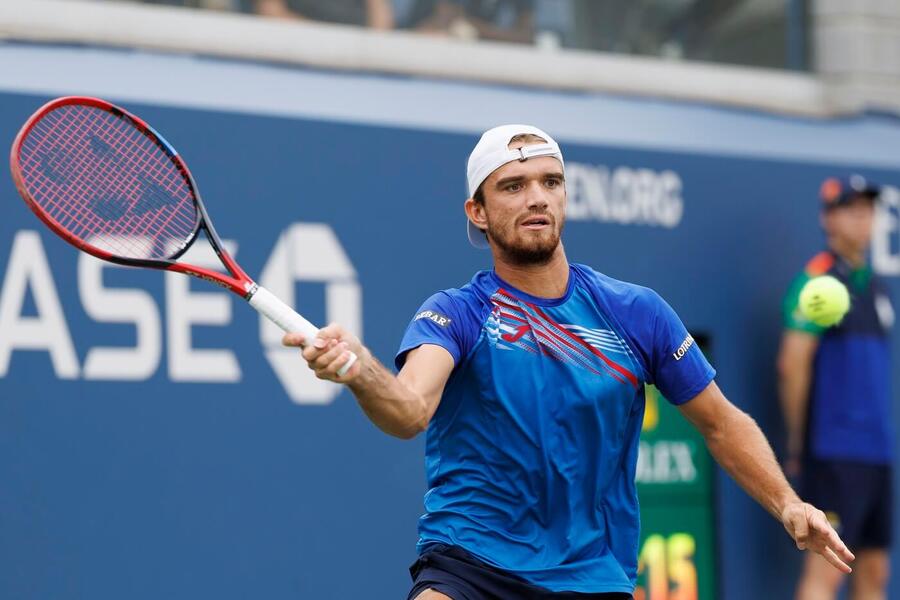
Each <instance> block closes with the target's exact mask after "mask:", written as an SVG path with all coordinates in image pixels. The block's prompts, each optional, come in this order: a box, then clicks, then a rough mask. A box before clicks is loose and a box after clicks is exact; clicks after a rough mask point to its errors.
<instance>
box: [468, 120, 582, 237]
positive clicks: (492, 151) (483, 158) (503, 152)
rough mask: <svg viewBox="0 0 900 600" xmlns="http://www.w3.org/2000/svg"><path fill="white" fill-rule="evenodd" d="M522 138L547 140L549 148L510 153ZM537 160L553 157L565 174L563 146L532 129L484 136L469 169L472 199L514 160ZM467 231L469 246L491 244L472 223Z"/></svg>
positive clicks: (496, 131)
mask: <svg viewBox="0 0 900 600" xmlns="http://www.w3.org/2000/svg"><path fill="white" fill-rule="evenodd" d="M522 134H531V135H536V136H538V137H541V138H544V139H545V140H547V143H546V144H529V145H528V146H523V147H521V148H516V149H515V150H510V149H509V141H510V140H511V139H512V138H513V137H515V136H517V135H522ZM535 156H552V157H553V158H555V159H556V160H558V161H559V164H560V165H561V166H562V168H563V171H565V168H566V165H565V163H564V162H563V157H562V152H560V150H559V145H557V143H556V142H555V141H554V140H553V138H552V137H550V136H549V135H547V134H546V133H545V132H544V131H541V130H540V129H538V128H537V127H532V126H531V125H500V126H499V127H494V128H493V129H488V130H487V131H485V132H484V133H483V134H482V135H481V139H480V140H478V143H477V144H475V148H474V149H473V150H472V153H471V154H470V155H469V164H468V167H467V169H466V177H467V178H468V182H469V197H470V198H471V197H473V196H474V195H475V192H476V191H477V190H478V186H480V185H481V184H482V183H484V180H485V179H487V178H488V177H489V176H490V175H491V173H493V172H494V171H496V170H497V169H499V168H500V167H502V166H503V165H505V164H506V163H510V162H513V161H514V160H520V161H526V160H528V159H529V158H534V157H535ZM466 223H467V225H466V227H467V231H468V234H469V242H471V244H472V245H473V246H475V247H476V248H487V247H488V242H487V237H486V236H485V234H484V232H483V231H482V230H481V229H479V228H478V227H475V225H474V224H473V223H472V221H469V220H468V219H466Z"/></svg>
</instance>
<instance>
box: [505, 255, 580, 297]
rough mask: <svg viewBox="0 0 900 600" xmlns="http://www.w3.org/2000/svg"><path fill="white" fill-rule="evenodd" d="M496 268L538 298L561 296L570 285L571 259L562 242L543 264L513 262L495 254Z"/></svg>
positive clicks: (527, 292)
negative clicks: (568, 257)
mask: <svg viewBox="0 0 900 600" xmlns="http://www.w3.org/2000/svg"><path fill="white" fill-rule="evenodd" d="M494 270H495V271H496V272H497V276H498V277H500V279H502V280H503V281H505V282H507V283H509V284H510V285H512V286H513V287H515V288H516V289H518V290H522V291H523V292H525V293H526V294H529V295H531V296H535V297H537V298H561V297H562V296H564V295H565V294H566V289H567V288H568V286H569V261H568V260H567V259H566V252H565V250H564V249H563V246H562V244H561V243H560V245H559V247H558V248H557V249H556V252H554V253H553V256H552V257H551V258H550V261H549V262H547V263H544V264H542V265H518V264H513V263H510V262H507V261H504V260H503V257H501V256H497V255H494Z"/></svg>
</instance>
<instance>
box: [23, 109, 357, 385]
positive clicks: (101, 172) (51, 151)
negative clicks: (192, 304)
mask: <svg viewBox="0 0 900 600" xmlns="http://www.w3.org/2000/svg"><path fill="white" fill-rule="evenodd" d="M10 169H11V171H12V176H13V180H14V181H15V183H16V188H17V189H18V190H19V194H21V196H22V198H23V199H24V200H25V202H26V204H28V206H29V207H30V208H31V210H32V211H34V213H35V214H36V215H37V216H38V217H39V218H40V219H41V221H43V222H44V224H45V225H47V227H49V228H50V229H51V230H52V231H53V232H54V233H55V234H57V235H58V236H60V237H61V238H62V239H64V240H66V241H67V242H69V243H70V244H72V245H73V246H75V247H76V248H78V249H79V250H82V251H84V252H87V253H88V254H91V255H93V256H96V257H97V258H101V259H103V260H107V261H110V262H113V263H116V264H120V265H128V266H132V267H146V268H150V269H162V270H166V271H175V272H178V273H185V274H187V275H193V276H194V277H199V278H200V279H205V280H206V281H211V282H213V283H216V284H218V285H220V286H222V287H224V288H226V289H228V290H231V291H232V292H234V293H235V294H237V295H238V296H240V297H241V298H243V299H244V300H247V301H248V302H249V303H250V306H252V307H253V308H255V309H256V310H257V311H259V312H260V313H261V314H263V315H265V316H266V317H268V318H269V319H271V320H272V321H273V322H274V323H275V324H276V325H278V326H279V327H281V329H283V330H284V331H286V332H288V331H289V332H298V333H302V334H303V335H304V336H305V337H306V339H307V340H312V338H314V337H315V336H316V334H317V333H318V331H319V330H318V328H316V326H315V325H313V324H312V323H310V322H309V321H307V320H306V319H305V318H303V317H302V316H300V315H299V314H297V313H296V312H295V311H294V309H292V308H291V307H290V306H288V305H287V304H285V303H284V302H282V301H281V300H279V299H278V298H277V297H276V296H275V295H274V294H272V293H271V292H269V291H268V290H267V289H265V288H264V287H261V286H260V285H258V284H257V283H256V282H254V281H253V280H252V279H250V277H249V276H247V274H246V273H245V272H244V271H243V270H242V269H241V267H240V266H238V264H237V263H236V262H235V261H234V259H233V258H231V256H230V255H229V254H228V252H226V251H225V248H224V246H223V245H222V242H221V240H220V239H219V236H218V234H217V233H216V230H215V228H214V227H213V224H212V221H211V220H210V218H209V215H208V214H207V212H206V207H205V206H204V205H203V202H202V201H201V199H200V193H199V192H198V191H197V184H196V183H195V182H194V178H193V177H192V176H191V173H190V171H188V168H187V165H185V163H184V160H182V158H181V156H179V155H178V153H177V152H176V151H175V149H174V148H173V147H172V146H171V145H170V144H169V143H168V142H167V141H166V140H165V139H164V138H163V137H162V136H161V135H159V134H158V133H157V132H156V131H155V130H154V129H153V128H152V127H150V126H149V125H148V124H147V123H145V122H144V121H142V120H141V119H139V118H138V117H136V116H134V115H132V114H130V113H129V112H127V111H125V110H123V109H122V108H119V107H118V106H115V105H113V104H110V103H109V102H106V101H104V100H100V99H98V98H89V97H76V96H70V97H65V98H57V99H56V100H52V101H51V102H49V103H47V104H45V105H44V106H42V107H41V108H40V109H39V110H38V111H37V112H36V113H34V114H33V115H32V116H31V117H30V118H29V119H28V121H27V122H26V123H25V125H23V126H22V129H21V130H20V131H19V134H18V135H17V136H16V139H15V141H14V142H13V146H12V151H11V154H10ZM201 230H202V231H203V232H204V233H205V237H206V239H207V241H208V242H209V244H210V245H211V246H212V247H213V249H214V250H215V252H216V255H217V256H218V257H219V259H220V260H221V262H222V265H223V266H224V267H225V269H226V270H227V271H228V274H225V273H220V272H218V271H214V270H211V269H206V268H203V267H200V266H197V265H192V264H188V263H184V262H179V261H178V259H179V257H181V256H182V255H183V254H184V253H185V252H186V251H187V250H188V248H190V247H191V245H192V244H193V243H194V242H195V241H197V238H198V237H199V234H200V231H201ZM355 361H356V355H354V354H352V353H351V355H350V358H349V360H347V362H346V363H345V364H344V365H343V366H342V367H341V369H340V370H339V371H338V374H339V375H343V374H345V373H346V372H347V371H348V370H349V369H350V367H351V366H353V363H354V362H355Z"/></svg>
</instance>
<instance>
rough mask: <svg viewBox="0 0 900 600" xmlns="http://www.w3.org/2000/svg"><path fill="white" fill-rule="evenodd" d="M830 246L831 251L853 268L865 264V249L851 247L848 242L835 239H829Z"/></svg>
mask: <svg viewBox="0 0 900 600" xmlns="http://www.w3.org/2000/svg"><path fill="white" fill-rule="evenodd" d="M829 246H830V247H831V251H832V252H834V253H835V254H837V255H838V256H839V257H841V258H842V259H843V260H844V262H846V263H847V264H848V265H850V266H851V267H852V268H853V269H859V268H862V267H864V266H866V251H865V249H862V250H860V249H857V248H853V247H851V246H850V245H848V244H841V243H839V242H838V241H837V240H831V243H830V244H829Z"/></svg>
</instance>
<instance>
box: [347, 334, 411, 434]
mask: <svg viewBox="0 0 900 600" xmlns="http://www.w3.org/2000/svg"><path fill="white" fill-rule="evenodd" d="M363 352H364V355H363V356H361V357H360V360H361V362H362V371H361V372H360V374H359V376H358V377H356V378H355V379H354V380H353V381H351V382H350V383H348V384H347V387H349V388H350V391H351V392H353V395H354V396H356V400H357V401H358V402H359V405H360V407H361V408H362V409H363V412H365V413H366V416H368V417H369V419H370V420H371V421H372V422H373V423H375V425H376V426H378V428H379V429H381V430H382V431H384V432H385V433H387V434H390V435H393V436H396V437H399V438H403V439H409V438H412V437H415V435H416V434H418V433H420V432H421V431H423V430H424V429H425V427H426V426H427V425H428V411H427V407H426V403H425V400H424V398H423V397H422V396H421V395H420V394H417V393H415V392H414V391H412V390H410V389H409V388H408V387H407V386H406V385H404V384H403V382H401V381H400V380H399V379H397V377H396V376H395V375H394V374H393V373H391V372H390V371H388V370H387V369H386V368H385V367H384V366H383V365H382V364H381V363H380V362H378V359H376V358H375V357H374V356H372V353H371V352H369V350H368V348H364V349H363Z"/></svg>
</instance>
